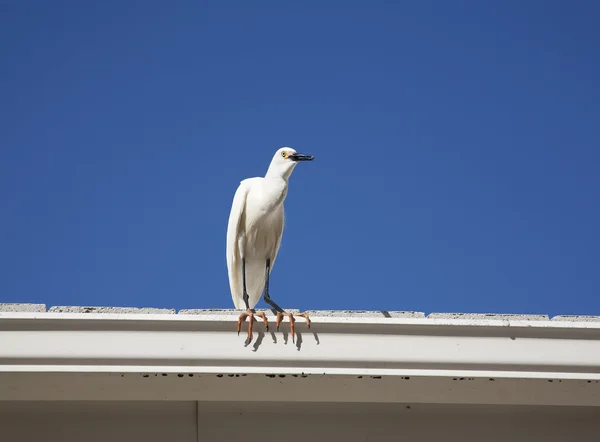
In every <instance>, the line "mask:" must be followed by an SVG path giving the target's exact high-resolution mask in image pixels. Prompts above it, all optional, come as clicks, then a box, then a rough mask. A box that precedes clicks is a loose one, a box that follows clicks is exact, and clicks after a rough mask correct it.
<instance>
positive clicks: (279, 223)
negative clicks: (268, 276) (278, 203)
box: [271, 206, 285, 269]
mask: <svg viewBox="0 0 600 442" xmlns="http://www.w3.org/2000/svg"><path fill="white" fill-rule="evenodd" d="M284 224H285V211H284V209H283V206H282V207H281V216H280V217H278V218H277V222H276V224H275V225H273V230H274V231H276V232H277V241H276V243H275V248H274V249H273V254H272V255H271V269H272V268H273V266H274V265H275V259H276V258H277V253H278V252H279V247H280V246H281V238H282V237H283V226H284Z"/></svg>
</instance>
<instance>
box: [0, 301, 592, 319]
mask: <svg viewBox="0 0 600 442" xmlns="http://www.w3.org/2000/svg"><path fill="white" fill-rule="evenodd" d="M257 310H258V311H266V312H268V310H269V309H263V308H259V309H257ZM286 310H287V311H289V312H291V313H299V312H300V310H298V309H286ZM46 311H48V312H51V313H113V314H128V313H129V314H170V315H172V314H180V315H211V316H212V315H217V316H218V315H223V316H231V315H239V314H240V313H241V312H243V310H236V309H182V310H179V311H176V310H175V309H168V308H152V307H147V308H144V307H107V306H72V305H66V306H53V307H50V308H49V309H46V305H45V304H25V303H24V304H18V303H0V312H36V313H43V312H46ZM306 312H307V313H308V314H309V315H310V316H311V317H315V318H318V317H336V318H339V317H350V318H416V319H423V318H429V319H471V320H498V319H501V320H502V319H508V320H511V321H549V320H552V321H567V322H600V316H586V315H558V316H554V317H552V318H550V317H549V316H548V315H542V314H539V315H531V314H528V315H521V314H517V313H515V314H506V313H498V314H497V313H442V312H434V313H430V314H428V315H427V314H425V313H423V312H408V311H384V310H373V311H369V310H307V311H306ZM271 313H272V314H275V313H276V312H275V311H274V310H271Z"/></svg>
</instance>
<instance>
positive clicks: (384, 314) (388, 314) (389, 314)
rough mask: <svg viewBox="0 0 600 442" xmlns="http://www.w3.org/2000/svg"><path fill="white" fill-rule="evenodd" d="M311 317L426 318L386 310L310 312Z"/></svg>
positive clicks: (411, 313)
mask: <svg viewBox="0 0 600 442" xmlns="http://www.w3.org/2000/svg"><path fill="white" fill-rule="evenodd" d="M307 313H308V314H309V315H311V316H315V317H317V316H320V317H323V316H325V317H334V318H339V317H351V318H424V317H425V313H423V312H399V311H386V310H373V311H369V310H309V311H308V312H307Z"/></svg>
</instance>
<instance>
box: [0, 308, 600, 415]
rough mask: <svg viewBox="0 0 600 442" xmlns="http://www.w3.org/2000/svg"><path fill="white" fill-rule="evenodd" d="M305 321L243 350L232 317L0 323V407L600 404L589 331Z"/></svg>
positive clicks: (594, 340)
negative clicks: (130, 402) (37, 402)
mask: <svg viewBox="0 0 600 442" xmlns="http://www.w3.org/2000/svg"><path fill="white" fill-rule="evenodd" d="M312 319H313V325H312V327H311V329H310V330H308V329H307V328H306V324H304V322H303V320H302V319H300V318H299V319H298V320H297V322H296V333H297V336H296V342H295V343H292V342H291V338H290V336H289V333H288V330H289V324H288V323H287V322H285V323H283V324H282V325H281V328H280V331H279V332H276V331H275V330H274V324H273V323H271V326H272V329H271V331H270V332H268V333H265V331H264V326H263V325H262V323H260V322H257V323H255V325H254V340H253V342H252V343H250V345H248V346H246V345H245V342H244V341H245V337H246V329H247V328H246V327H247V323H245V324H244V327H243V328H242V333H240V336H238V335H237V333H236V331H235V324H236V321H237V316H236V315H197V316H195V315H148V314H143V315H135V314H93V313H81V314H77V313H0V400H1V399H4V400H7V399H36V398H37V399H52V398H53V397H55V396H56V395H59V396H60V398H72V399H73V398H75V399H93V398H100V397H101V398H104V399H125V398H127V399H150V398H156V397H160V398H169V399H178V400H184V399H198V395H200V396H201V397H202V398H203V399H204V400H263V401H264V400H281V399H282V398H281V396H280V393H281V392H280V393H278V391H279V390H280V389H282V388H284V387H285V389H286V390H285V391H295V392H296V394H295V395H288V394H287V393H286V398H285V399H287V400H322V401H338V400H344V401H352V400H355V401H371V402H378V401H398V402H403V401H413V402H416V401H429V402H461V403H462V402H465V401H466V402H467V403H523V404H538V405H544V404H562V405H600V324H599V323H594V322H590V323H583V322H567V321H565V322H560V321H519V320H469V319H421V318H416V319H415V318H375V317H373V318H364V317H362V318H356V317H351V316H350V317H319V316H316V315H315V316H314V317H313V318H312ZM90 376H91V377H90ZM273 379H275V380H276V381H278V382H277V383H274V382H272V380H273ZM91 380H93V382H90V381H91ZM365 381H368V383H370V385H369V387H368V388H365V385H366V383H365ZM407 381H410V382H407ZM462 381H464V382H462ZM183 384H185V385H186V387H185V388H182V387H181V386H182V385H183ZM149 386H151V388H149ZM282 391H283V390H282ZM59 392H60V394H59ZM69 392H70V393H69ZM393 392H396V393H397V394H392V393H393ZM511 392H512V393H511ZM301 398H304V399H301Z"/></svg>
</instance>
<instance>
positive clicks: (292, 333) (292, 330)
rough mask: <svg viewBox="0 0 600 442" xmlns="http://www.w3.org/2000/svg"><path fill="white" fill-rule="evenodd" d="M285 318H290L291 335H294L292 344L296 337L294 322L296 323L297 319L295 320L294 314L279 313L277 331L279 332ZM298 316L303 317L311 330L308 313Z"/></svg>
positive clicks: (298, 314) (297, 314)
mask: <svg viewBox="0 0 600 442" xmlns="http://www.w3.org/2000/svg"><path fill="white" fill-rule="evenodd" d="M284 316H287V317H288V318H290V333H291V335H292V342H294V335H295V328H294V322H296V319H295V318H294V314H293V313H287V312H277V322H276V325H277V331H279V324H281V321H282V320H283V317H284ZM296 316H301V317H303V318H304V319H306V325H308V328H310V318H309V317H308V313H296Z"/></svg>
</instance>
